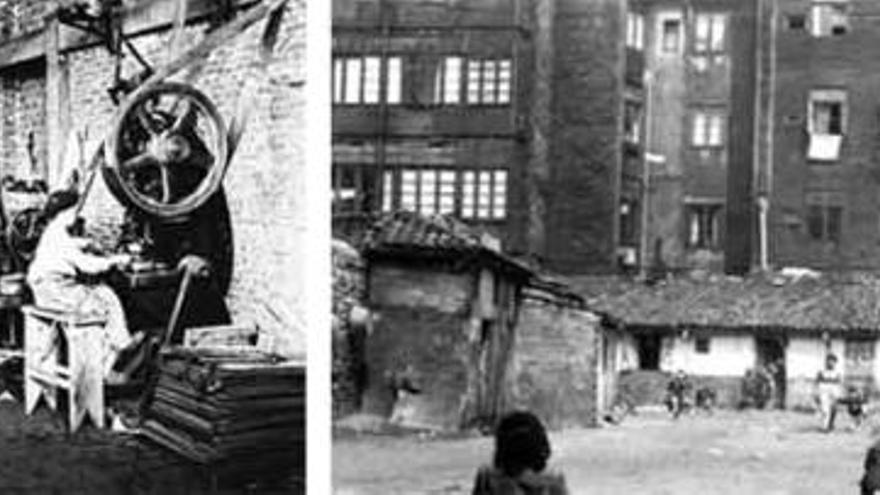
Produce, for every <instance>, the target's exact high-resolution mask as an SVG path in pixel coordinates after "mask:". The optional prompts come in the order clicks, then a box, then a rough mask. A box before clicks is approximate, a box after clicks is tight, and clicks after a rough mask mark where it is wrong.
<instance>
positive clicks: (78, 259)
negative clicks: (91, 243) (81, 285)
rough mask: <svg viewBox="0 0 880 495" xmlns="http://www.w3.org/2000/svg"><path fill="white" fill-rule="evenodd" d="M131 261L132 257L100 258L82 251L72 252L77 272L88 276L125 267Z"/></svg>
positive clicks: (114, 256) (122, 255) (71, 260)
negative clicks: (117, 267)
mask: <svg viewBox="0 0 880 495" xmlns="http://www.w3.org/2000/svg"><path fill="white" fill-rule="evenodd" d="M130 261H131V256H129V255H126V254H117V255H113V256H98V255H94V254H89V253H86V252H85V251H83V250H81V249H76V250H72V252H71V255H70V262H71V263H73V266H75V267H76V269H77V271H78V272H80V273H84V274H86V275H99V274H101V273H104V272H107V271H109V270H110V269H112V268H113V267H116V266H124V265H126V264H127V263H129V262H130Z"/></svg>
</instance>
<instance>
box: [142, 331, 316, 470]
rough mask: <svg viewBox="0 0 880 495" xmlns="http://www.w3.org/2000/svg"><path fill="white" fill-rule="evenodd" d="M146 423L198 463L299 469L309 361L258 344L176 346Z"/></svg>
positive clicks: (152, 433) (152, 434) (156, 437)
mask: <svg viewBox="0 0 880 495" xmlns="http://www.w3.org/2000/svg"><path fill="white" fill-rule="evenodd" d="M143 429H144V434H145V435H146V436H147V437H148V438H150V439H152V440H153V441H155V442H157V443H159V444H161V445H164V446H165V447H167V448H169V449H171V450H173V451H175V452H177V453H179V454H181V455H182V456H184V457H186V458H188V459H190V460H192V461H195V462H198V463H202V464H212V465H217V464H223V465H228V466H229V467H230V469H234V470H235V471H236V474H241V475H255V476H267V475H273V476H284V475H285V474H295V473H296V471H295V470H296V469H298V467H301V466H302V465H303V463H304V459H305V366H304V364H300V363H292V362H289V361H282V360H281V358H279V357H277V356H273V355H270V354H266V353H262V352H259V351H256V350H238V349H236V350H230V349H224V350H219V349H210V348H207V349H205V348H198V349H196V348H186V349H185V348H172V349H170V350H168V351H165V352H163V354H162V359H161V365H160V370H159V378H158V382H157V385H156V391H155V396H154V398H153V401H152V403H151V404H150V407H149V410H148V411H147V413H146V415H145V421H144V428H143ZM226 474H227V475H229V476H232V475H233V473H231V472H227V473H226Z"/></svg>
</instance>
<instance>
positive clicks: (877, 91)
mask: <svg viewBox="0 0 880 495" xmlns="http://www.w3.org/2000/svg"><path fill="white" fill-rule="evenodd" d="M777 3H778V6H777V12H778V15H777V19H776V23H775V26H774V28H775V29H774V38H775V54H776V57H775V71H774V76H775V83H774V87H775V89H776V91H775V101H774V109H775V111H774V120H773V132H772V157H773V166H772V175H771V176H770V177H771V179H772V180H771V181H770V183H771V187H770V189H769V190H770V194H769V205H770V209H769V231H770V237H769V240H770V243H769V252H770V257H771V260H772V261H773V262H774V263H775V264H780V265H806V266H812V267H816V268H826V269H861V268H877V267H878V266H880V250H878V244H880V194H878V190H880V188H878V186H880V107H878V103H877V102H878V97H880V56H878V55H877V54H876V53H875V51H876V50H875V48H874V47H876V46H877V45H878V43H880V3H877V2H874V1H871V0H849V1H847V0H836V1H830V0H828V1H798V0H778V2H777Z"/></svg>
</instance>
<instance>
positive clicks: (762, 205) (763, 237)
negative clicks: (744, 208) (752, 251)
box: [758, 193, 770, 272]
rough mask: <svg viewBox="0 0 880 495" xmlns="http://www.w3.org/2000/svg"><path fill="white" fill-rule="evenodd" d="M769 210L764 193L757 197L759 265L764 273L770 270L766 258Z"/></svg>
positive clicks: (768, 202) (768, 203) (768, 261)
mask: <svg viewBox="0 0 880 495" xmlns="http://www.w3.org/2000/svg"><path fill="white" fill-rule="evenodd" d="M769 208H770V201H769V200H768V199H767V194H766V193H761V194H760V195H759V196H758V229H759V230H758V236H759V242H760V244H759V248H758V249H759V255H760V258H759V260H760V263H761V271H762V272H766V271H768V270H769V269H770V260H769V259H768V256H767V210H768V209H769Z"/></svg>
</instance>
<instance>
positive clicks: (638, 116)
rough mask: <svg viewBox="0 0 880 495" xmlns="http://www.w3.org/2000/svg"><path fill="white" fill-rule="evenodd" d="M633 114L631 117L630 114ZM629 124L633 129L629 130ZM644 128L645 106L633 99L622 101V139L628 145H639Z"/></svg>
mask: <svg viewBox="0 0 880 495" xmlns="http://www.w3.org/2000/svg"><path fill="white" fill-rule="evenodd" d="M631 111H632V112H633V114H634V117H633V115H632V114H631V113H630V112H631ZM631 124H632V125H633V126H634V129H631V128H630V127H631ZM644 126H645V104H644V103H643V102H642V101H640V100H637V99H635V98H624V100H623V139H624V141H625V142H626V143H628V144H633V145H639V144H641V143H642V133H643V132H644ZM632 130H634V131H635V132H634V133H633V132H631V131H632Z"/></svg>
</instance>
